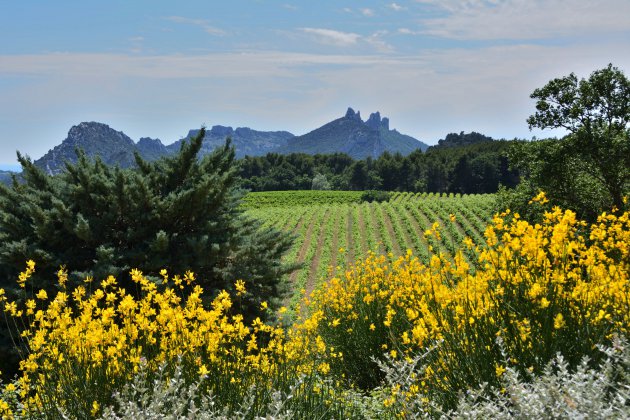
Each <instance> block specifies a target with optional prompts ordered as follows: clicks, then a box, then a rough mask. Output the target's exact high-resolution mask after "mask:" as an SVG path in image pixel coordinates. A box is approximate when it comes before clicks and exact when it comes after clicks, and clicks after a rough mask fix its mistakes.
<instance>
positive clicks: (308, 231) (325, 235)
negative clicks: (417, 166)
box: [244, 191, 495, 303]
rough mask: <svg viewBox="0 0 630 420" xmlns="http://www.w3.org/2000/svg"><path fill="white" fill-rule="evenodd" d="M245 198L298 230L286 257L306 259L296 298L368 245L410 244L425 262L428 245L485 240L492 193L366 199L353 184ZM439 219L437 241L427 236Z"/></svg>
mask: <svg viewBox="0 0 630 420" xmlns="http://www.w3.org/2000/svg"><path fill="white" fill-rule="evenodd" d="M244 202H245V204H244V205H245V206H246V208H247V214H249V215H250V216H252V217H255V218H259V219H261V220H264V221H265V224H266V225H269V226H273V227H276V228H278V229H281V230H283V231H285V232H290V233H291V234H292V235H294V237H295V242H294V246H293V248H292V249H291V250H290V251H289V252H288V253H287V254H286V256H285V261H286V262H287V263H295V262H297V263H302V264H303V267H302V268H301V269H299V270H297V271H295V272H293V274H291V276H290V278H289V279H288V281H289V282H290V284H291V289H292V290H293V291H294V294H293V296H292V297H291V301H292V303H295V302H297V301H298V299H299V297H300V296H301V294H302V292H303V291H304V292H307V293H308V292H310V291H312V290H313V289H314V288H315V287H316V286H317V285H318V284H319V283H320V282H321V281H323V280H324V279H325V278H326V277H328V276H330V274H331V272H334V271H339V270H343V269H344V268H346V267H348V266H349V265H351V264H352V263H354V262H355V261H356V260H357V259H359V258H364V257H365V256H367V255H368V253H369V252H370V251H373V252H376V253H387V254H389V253H391V254H392V255H393V256H394V257H397V256H400V255H403V254H404V253H406V252H407V250H408V249H410V250H411V251H412V252H413V253H414V255H417V256H419V257H420V258H421V259H422V260H423V261H425V262H428V260H429V258H430V255H431V251H430V250H431V249H433V251H434V252H439V251H442V252H444V253H446V254H450V255H454V254H455V251H456V250H457V249H459V248H460V244H461V243H462V241H463V240H464V239H465V238H466V237H470V238H471V239H472V240H473V242H474V243H476V244H479V243H481V242H482V237H483V232H484V229H485V225H486V223H487V222H488V221H489V220H490V218H491V217H492V212H493V208H494V207H493V206H494V203H495V198H494V196H493V195H463V196H462V195H453V194H450V195H439V194H427V193H417V194H414V193H393V194H392V196H391V199H390V201H389V202H382V203H376V202H373V203H368V202H361V192H355V191H286V192H284V191H282V192H264V193H250V194H248V195H247V196H246V197H245V200H244ZM451 216H454V217H451ZM435 222H437V223H439V225H440V232H441V238H440V239H439V240H438V239H436V238H435V237H429V238H426V237H425V235H424V233H425V231H426V230H427V229H429V228H431V226H432V225H433V224H434V223H435ZM465 256H466V258H468V257H469V256H468V255H465ZM470 258H472V256H470Z"/></svg>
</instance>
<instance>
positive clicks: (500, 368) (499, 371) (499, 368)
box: [494, 363, 505, 378]
mask: <svg viewBox="0 0 630 420" xmlns="http://www.w3.org/2000/svg"><path fill="white" fill-rule="evenodd" d="M494 371H495V373H496V375H497V378H498V377H500V376H501V375H503V374H504V373H505V366H501V365H499V364H498V363H495V364H494Z"/></svg>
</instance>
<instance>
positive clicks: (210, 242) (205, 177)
mask: <svg viewBox="0 0 630 420" xmlns="http://www.w3.org/2000/svg"><path fill="white" fill-rule="evenodd" d="M204 131H205V130H204V129H202V130H201V131H200V132H199V134H198V135H197V136H196V137H195V138H193V139H191V140H190V141H189V142H186V143H184V144H183V145H182V148H181V150H180V152H179V154H177V155H175V156H173V157H169V158H164V159H162V160H159V161H156V162H152V163H149V162H145V161H143V160H142V159H141V158H140V157H139V156H138V155H136V164H137V168H135V169H120V168H117V167H116V168H112V167H109V166H107V165H105V164H104V163H103V162H102V161H101V160H99V159H98V158H97V159H95V160H93V161H92V160H90V159H89V158H88V157H87V156H86V155H85V154H83V153H81V152H78V162H77V163H76V164H74V165H72V164H67V165H66V170H65V171H64V172H63V173H62V174H60V175H58V176H56V177H50V176H48V175H46V174H44V172H43V171H42V170H40V169H39V168H37V167H36V166H35V165H34V164H33V163H32V162H31V161H30V159H28V158H25V157H23V156H21V155H18V159H19V161H20V163H21V164H22V168H23V177H24V182H17V181H15V182H13V185H12V186H10V187H7V186H0V239H1V240H0V274H1V276H2V277H0V287H4V288H11V287H13V286H14V284H15V279H16V276H17V274H18V273H19V272H20V271H21V270H23V268H24V265H25V262H26V260H28V259H33V260H35V262H36V263H37V271H36V273H35V275H34V277H33V278H32V281H33V282H34V286H35V287H44V288H50V287H51V283H52V282H54V280H55V278H56V277H55V272H56V271H57V270H58V269H59V267H60V266H65V267H67V270H68V271H69V280H70V282H74V283H77V282H80V281H82V279H83V278H85V276H87V275H90V276H93V277H94V278H95V279H96V280H99V279H102V278H104V277H105V276H107V275H109V274H112V275H115V276H117V277H118V278H119V279H120V281H121V282H122V283H123V284H125V286H127V287H129V286H130V284H129V283H128V281H129V278H128V277H129V276H128V273H129V271H130V270H131V269H132V268H138V269H140V270H142V271H143V272H144V273H145V274H146V275H149V276H152V277H154V278H156V279H157V278H160V276H159V272H160V270H161V269H167V270H168V272H169V273H170V274H183V273H184V272H186V271H187V270H192V271H193V272H195V273H196V275H197V279H198V282H199V284H200V285H202V286H203V287H204V288H205V290H206V291H207V292H208V293H213V292H216V291H219V290H221V289H227V290H230V289H232V287H233V282H234V281H235V280H237V279H239V278H240V279H243V280H244V281H245V282H246V285H247V287H248V293H247V295H246V296H245V301H244V308H245V309H246V310H247V309H248V308H257V307H258V304H259V303H260V302H261V301H263V300H273V299H276V298H278V297H279V296H280V294H281V290H280V289H281V284H282V283H281V279H282V276H283V274H285V273H287V272H288V271H290V270H291V267H287V266H285V265H283V264H282V263H281V262H280V258H281V256H282V255H283V253H284V252H285V251H286V250H287V249H288V248H289V247H290V242H291V241H290V238H289V237H287V236H286V235H285V234H283V233H281V232H279V231H276V230H273V229H269V228H262V226H261V223H260V222H258V221H256V220H252V219H250V218H248V217H246V216H245V215H244V214H243V211H242V210H241V208H240V207H239V198H240V194H239V192H238V190H237V189H236V185H237V180H238V178H237V169H236V167H235V165H234V148H233V147H232V146H231V145H230V142H229V140H228V141H227V142H226V144H225V145H224V146H223V147H221V148H219V149H217V150H216V151H215V152H213V153H211V154H209V155H206V156H204V157H203V158H201V159H200V158H199V156H198V155H199V150H200V148H201V143H202V140H203V136H204Z"/></svg>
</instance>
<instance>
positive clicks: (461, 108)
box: [0, 0, 630, 168]
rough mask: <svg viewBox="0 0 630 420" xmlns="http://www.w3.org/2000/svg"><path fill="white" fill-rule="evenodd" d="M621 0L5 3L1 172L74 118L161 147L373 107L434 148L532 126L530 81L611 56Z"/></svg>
mask: <svg viewBox="0 0 630 420" xmlns="http://www.w3.org/2000/svg"><path fill="white" fill-rule="evenodd" d="M628 16H630V0H396V1H395V2H393V1H377V0H364V1H353V0H335V1H332V0H321V1H308V0H300V1H297V0H281V1H270V0H251V1H244V0H231V1H208V0H187V1H165V0H134V1H129V0H109V1H106V2H105V1H102V0H98V1H97V0H80V1H74V0H68V1H64V0H57V1H50V0H24V1H15V0H0V168H8V167H10V166H11V165H15V164H16V158H15V156H16V151H20V152H21V153H22V154H26V155H28V156H30V157H31V158H33V159H37V158H39V157H41V156H42V155H44V154H45V153H46V152H47V151H48V150H49V149H51V148H52V147H54V146H55V145H57V144H59V143H61V141H62V140H63V139H64V138H66V136H67V133H68V130H69V129H70V128H71V127H72V126H73V125H77V124H79V123H81V122H83V121H98V122H102V123H105V124H108V125H109V126H110V127H112V128H113V129H115V130H118V131H122V132H124V133H125V134H127V135H128V136H130V137H131V138H132V139H133V140H134V141H137V140H138V139H139V138H140V137H151V138H159V139H161V140H162V142H163V143H164V144H170V143H172V142H174V141H176V140H178V139H180V138H182V137H185V136H186V134H187V133H188V130H190V129H194V128H199V127H200V126H201V125H206V126H207V127H211V126H213V125H229V126H232V127H243V126H247V127H250V128H253V129H256V130H287V131H290V132H292V133H293V134H296V135H300V134H305V133H307V132H309V131H311V130H313V129H315V128H317V127H319V126H321V125H323V124H325V123H327V122H329V121H331V120H333V119H336V118H339V117H341V116H343V115H344V114H345V111H346V109H347V108H348V107H352V108H354V109H355V110H360V111H361V115H362V116H363V118H364V119H366V118H367V117H368V116H369V114H370V113H372V112H376V111H380V113H381V115H382V116H387V117H389V118H390V127H391V128H395V129H397V130H398V131H400V132H402V133H404V134H408V135H411V136H413V137H415V138H417V139H419V140H422V141H424V142H425V143H427V144H435V143H436V142H437V141H438V140H439V139H441V138H444V137H445V136H446V134H448V133H450V132H460V131H465V132H469V131H477V132H480V133H483V134H485V135H489V136H492V137H494V138H507V139H511V138H515V137H517V138H527V139H529V138H532V137H533V136H536V137H550V136H561V135H562V134H563V133H561V132H554V131H549V130H547V131H542V132H541V131H537V130H531V131H530V129H529V128H528V126H527V123H526V119H527V117H528V116H529V115H531V114H533V113H534V111H535V102H534V100H533V99H531V98H530V94H531V93H532V92H533V90H534V89H536V88H538V87H542V86H544V84H545V83H547V82H548V81H549V80H551V79H553V78H556V77H563V76H566V75H568V74H569V73H571V72H573V73H575V74H576V75H577V76H578V77H580V78H582V77H584V78H586V77H588V76H589V75H590V73H591V72H593V71H594V70H597V69H601V68H604V67H606V66H607V65H608V63H612V64H613V65H615V66H617V67H618V68H620V69H621V70H623V71H624V72H625V73H626V75H627V76H630V18H628Z"/></svg>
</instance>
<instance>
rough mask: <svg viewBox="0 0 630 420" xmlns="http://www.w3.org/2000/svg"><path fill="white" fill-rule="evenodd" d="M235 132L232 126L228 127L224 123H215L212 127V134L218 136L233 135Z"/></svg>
mask: <svg viewBox="0 0 630 420" xmlns="http://www.w3.org/2000/svg"><path fill="white" fill-rule="evenodd" d="M232 133H234V130H233V129H232V127H226V126H223V125H215V126H213V127H212V128H211V129H210V135H212V136H218V137H227V136H231V135H232Z"/></svg>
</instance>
